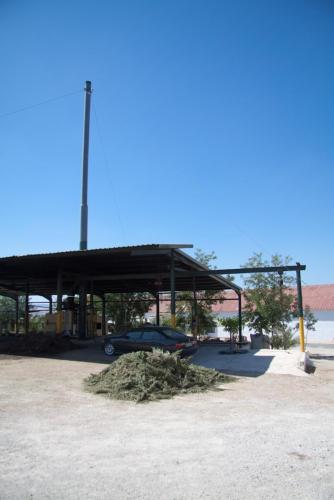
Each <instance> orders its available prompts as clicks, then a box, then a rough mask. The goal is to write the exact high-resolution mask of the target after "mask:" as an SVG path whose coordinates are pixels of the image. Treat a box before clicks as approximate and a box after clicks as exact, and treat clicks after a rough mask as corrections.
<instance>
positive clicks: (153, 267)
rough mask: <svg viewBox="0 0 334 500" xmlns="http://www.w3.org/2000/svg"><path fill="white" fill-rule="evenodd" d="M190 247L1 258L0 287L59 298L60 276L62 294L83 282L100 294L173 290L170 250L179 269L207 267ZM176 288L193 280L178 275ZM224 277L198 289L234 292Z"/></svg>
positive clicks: (204, 279) (203, 280) (201, 281)
mask: <svg viewBox="0 0 334 500" xmlns="http://www.w3.org/2000/svg"><path fill="white" fill-rule="evenodd" d="M189 247H192V245H186V244H164V243H163V244H161V243H160V244H149V245H136V246H127V247H113V248H98V249H92V250H71V251H65V252H55V253H44V254H32V255H31V254H30V255H22V256H11V257H2V258H0V287H2V290H4V291H7V292H11V293H12V292H13V293H24V292H25V291H27V290H29V293H30V294H33V295H55V293H56V290H57V279H58V278H57V277H58V276H60V275H61V280H62V290H63V294H65V295H66V294H73V293H76V291H77V290H78V287H79V283H80V282H83V281H84V282H86V283H89V284H90V289H91V290H94V293H95V294H96V295H98V294H103V293H112V292H125V293H126V292H139V291H152V292H153V291H155V292H156V291H164V290H169V289H170V286H171V285H170V269H171V262H172V254H171V250H173V251H174V259H175V268H176V269H178V270H181V271H185V272H189V271H192V270H198V269H200V270H205V269H206V268H205V266H203V265H202V264H200V263H199V262H198V261H196V260H194V259H193V258H192V257H190V256H188V255H187V254H185V253H184V252H182V251H181V250H180V248H189ZM59 273H60V274H59ZM175 282H176V289H178V290H180V291H181V290H192V289H193V282H192V278H191V276H182V274H181V273H178V271H177V272H176V275H175ZM235 286H236V285H234V284H233V283H229V282H228V281H226V280H225V279H224V278H222V277H220V276H216V275H214V276H210V275H208V276H201V277H196V288H197V289H198V290H206V289H208V290H221V289H230V288H235Z"/></svg>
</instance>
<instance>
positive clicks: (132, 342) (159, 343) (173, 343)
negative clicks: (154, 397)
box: [103, 326, 198, 357]
mask: <svg viewBox="0 0 334 500" xmlns="http://www.w3.org/2000/svg"><path fill="white" fill-rule="evenodd" d="M155 347H156V348H159V349H162V350H164V351H169V352H176V351H180V353H181V356H182V357H183V356H191V355H192V354H194V353H195V352H196V351H197V349H198V346H197V342H196V341H195V340H192V339H190V338H189V337H187V336H186V335H185V334H184V333H181V332H178V331H177V330H173V329H172V328H169V327H164V326H142V327H139V328H133V329H132V330H129V331H127V332H125V333H122V334H120V335H107V336H106V337H105V339H104V345H103V349H104V352H105V353H106V354H107V355H108V356H113V355H115V354H120V353H126V352H132V351H152V349H153V348H155Z"/></svg>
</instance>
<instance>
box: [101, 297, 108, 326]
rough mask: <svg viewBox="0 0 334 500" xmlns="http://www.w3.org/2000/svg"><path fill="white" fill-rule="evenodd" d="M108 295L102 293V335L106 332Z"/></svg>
mask: <svg viewBox="0 0 334 500" xmlns="http://www.w3.org/2000/svg"><path fill="white" fill-rule="evenodd" d="M106 330H107V329H106V297H105V295H104V294H103V295H102V335H105V334H106Z"/></svg>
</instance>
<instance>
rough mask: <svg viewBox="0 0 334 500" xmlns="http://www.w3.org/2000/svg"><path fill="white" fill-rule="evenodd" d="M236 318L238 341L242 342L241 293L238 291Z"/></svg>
mask: <svg viewBox="0 0 334 500" xmlns="http://www.w3.org/2000/svg"><path fill="white" fill-rule="evenodd" d="M238 319H239V342H240V343H241V342H242V311H241V293H238Z"/></svg>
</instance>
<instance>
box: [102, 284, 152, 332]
mask: <svg viewBox="0 0 334 500" xmlns="http://www.w3.org/2000/svg"><path fill="white" fill-rule="evenodd" d="M154 303H155V300H154V299H153V298H152V295H150V294H149V293H108V294H106V316H107V318H108V319H109V320H111V321H112V322H113V324H114V329H115V331H120V330H123V329H124V330H125V329H127V328H132V327H135V326H137V325H138V324H140V323H142V322H143V320H144V317H145V313H147V312H148V311H149V310H150V308H151V307H152V305H153V304H154ZM96 309H97V310H99V311H101V309H102V305H101V303H99V302H97V304H96Z"/></svg>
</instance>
